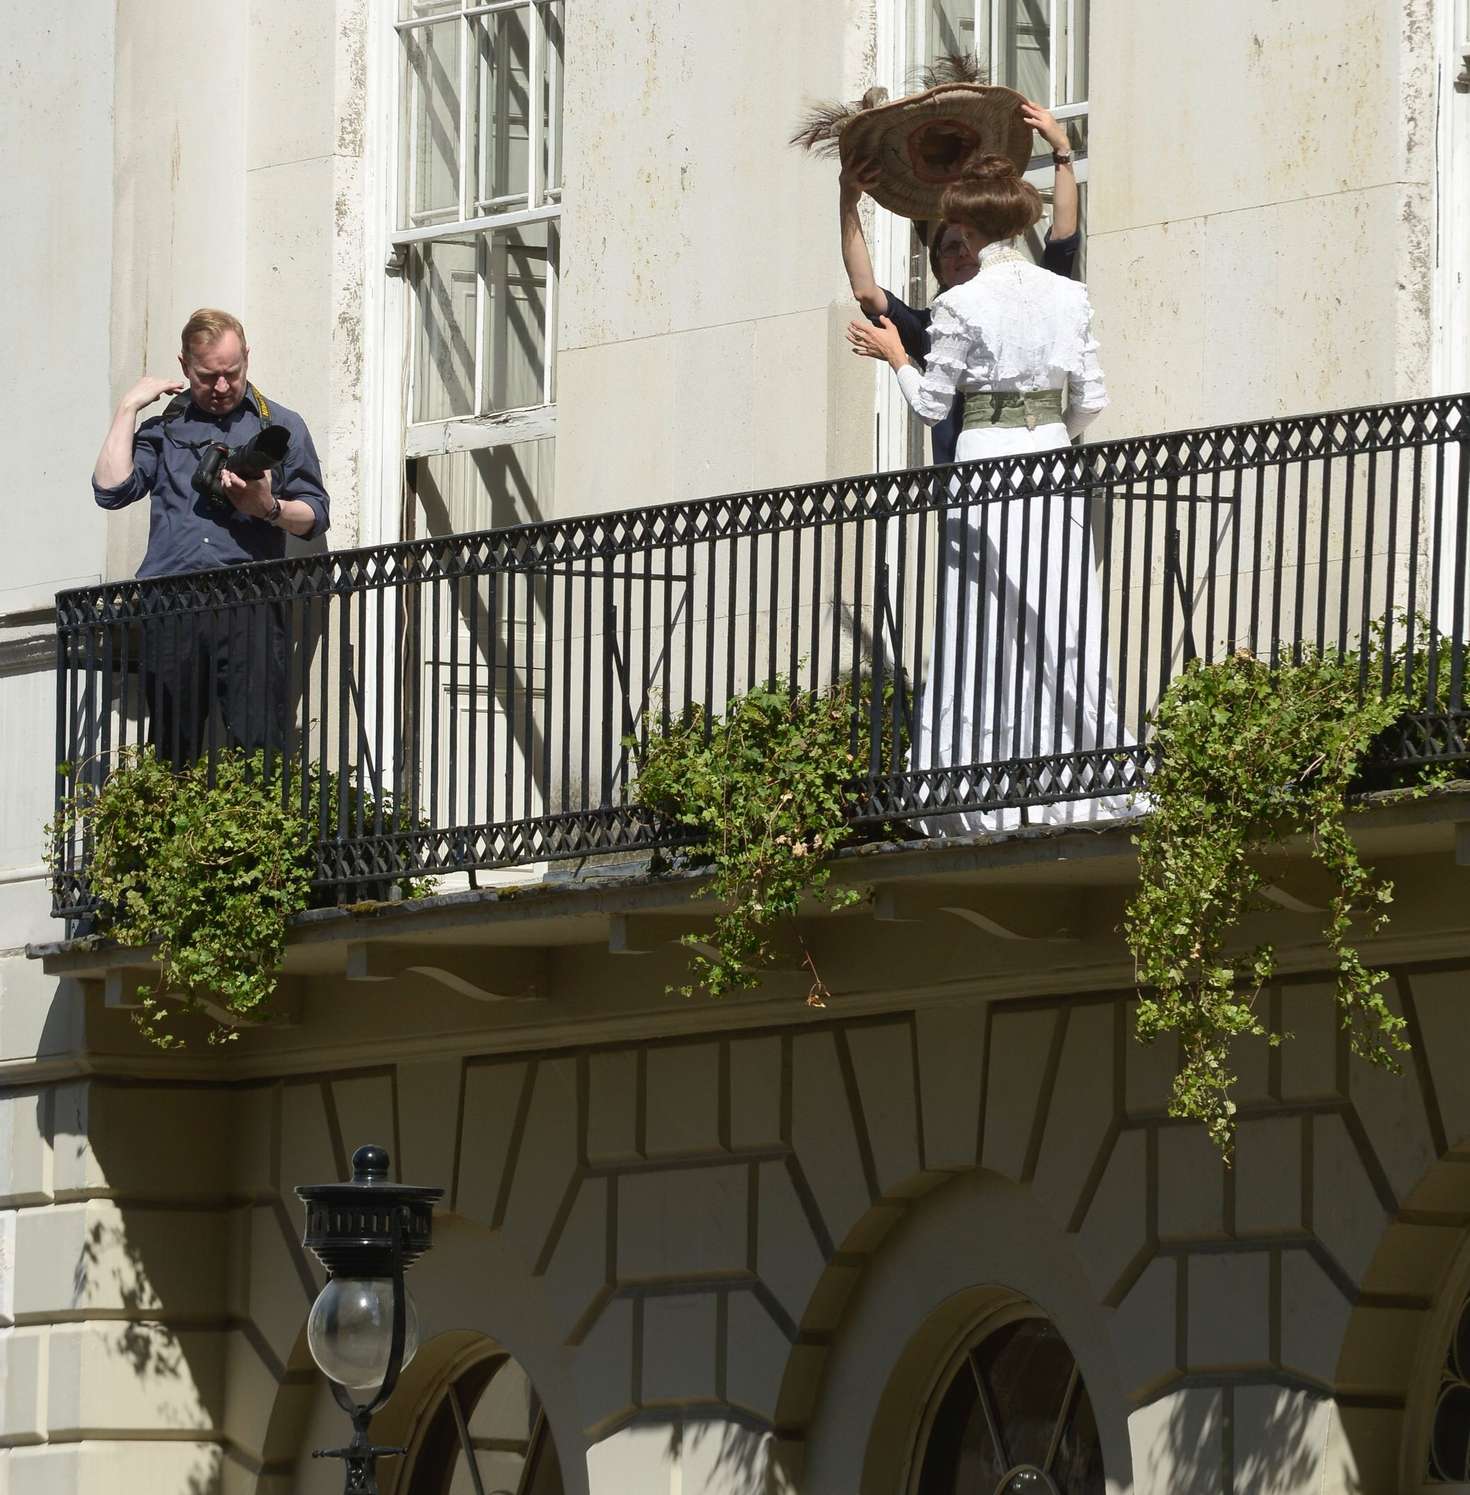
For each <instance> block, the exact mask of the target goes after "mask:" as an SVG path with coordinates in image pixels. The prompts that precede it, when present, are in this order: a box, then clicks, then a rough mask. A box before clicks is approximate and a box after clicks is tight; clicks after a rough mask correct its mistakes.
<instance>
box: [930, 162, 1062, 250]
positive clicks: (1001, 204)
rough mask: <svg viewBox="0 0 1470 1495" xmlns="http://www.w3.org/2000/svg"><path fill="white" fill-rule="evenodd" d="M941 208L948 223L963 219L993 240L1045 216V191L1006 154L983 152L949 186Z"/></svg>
mask: <svg viewBox="0 0 1470 1495" xmlns="http://www.w3.org/2000/svg"><path fill="white" fill-rule="evenodd" d="M939 211H940V212H941V213H942V214H943V216H944V221H945V223H962V224H964V225H965V226H966V227H967V228H973V229H974V230H975V232H976V233H978V234H980V235H981V236H982V237H984V238H986V239H988V240H990V241H991V242H992V243H993V242H994V241H995V240H997V239H1014V238H1015V237H1016V235H1017V234H1024V233H1025V232H1026V230H1027V229H1028V228H1030V227H1031V226H1032V225H1033V224H1034V223H1035V222H1036V221H1037V219H1039V218H1040V217H1041V194H1040V193H1039V192H1038V191H1037V190H1036V188H1035V187H1033V186H1032V185H1031V183H1030V182H1023V181H1022V180H1021V178H1020V176H1019V174H1018V173H1017V171H1016V168H1015V166H1014V165H1013V164H1012V163H1011V162H1010V161H1009V160H1008V159H1007V158H1006V157H1005V156H981V157H980V158H979V159H978V160H974V161H968V162H966V163H965V168H964V171H963V172H962V173H961V174H960V179H959V181H957V182H955V183H954V185H953V186H950V187H947V188H946V189H945V192H944V196H943V197H942V198H940V200H939ZM940 232H941V234H942V233H943V230H942V229H941V230H940ZM935 243H936V244H937V243H938V239H937V238H936V240H935Z"/></svg>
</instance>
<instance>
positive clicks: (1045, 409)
mask: <svg viewBox="0 0 1470 1495" xmlns="http://www.w3.org/2000/svg"><path fill="white" fill-rule="evenodd" d="M1061 419H1062V392H1061V390H1059V389H1037V390H1031V391H1029V392H1027V393H1025V394H1021V393H1020V392H1018V391H1016V390H990V389H985V390H979V391H977V392H976V393H974V394H967V395H966V396H965V430H967V431H973V430H974V429H975V428H976V427H977V426H987V427H989V426H1001V427H1004V428H1006V429H1013V428H1014V427H1016V426H1025V427H1026V429H1027V430H1028V431H1034V430H1035V429H1036V428H1037V426H1054V425H1058V424H1060V422H1061Z"/></svg>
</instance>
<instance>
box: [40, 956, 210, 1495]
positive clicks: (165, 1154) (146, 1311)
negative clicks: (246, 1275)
mask: <svg viewBox="0 0 1470 1495" xmlns="http://www.w3.org/2000/svg"><path fill="white" fill-rule="evenodd" d="M67 985H68V983H60V984H59V987H58V994H57V998H56V1000H55V1001H54V1002H53V1004H52V1007H51V1010H50V1012H49V1014H48V1018H47V1024H46V1031H45V1033H44V1036H43V1045H50V1044H52V1042H53V1041H54V1042H55V1043H56V1044H57V1045H60V1046H62V1047H63V1048H70V1047H71V1046H72V1044H73V1042H74V1039H75V1035H74V1034H73V1033H72V1031H71V1030H72V1028H73V1025H74V1024H75V1017H76V1014H75V1012H74V1011H73V1007H74V1002H73V1000H71V999H72V997H73V996H75V993H68V992H66V991H64V990H63V989H62V988H64V987H65V986H67ZM78 1000H79V999H78ZM89 1005H90V1003H89ZM53 1030H55V1031H53ZM43 1051H44V1052H51V1051H53V1050H52V1049H51V1048H49V1047H45V1048H43ZM139 1093H141V1092H139V1091H138V1090H136V1089H132V1088H130V1087H123V1086H109V1085H107V1084H106V1083H105V1082H103V1081H99V1080H96V1079H92V1080H83V1081H76V1082H72V1083H66V1084H61V1085H58V1086H56V1087H54V1088H53V1089H51V1090H49V1091H42V1092H41V1093H40V1094H39V1095H38V1097H37V1105H38V1108H39V1115H38V1118H37V1120H38V1122H39V1127H38V1131H39V1133H40V1137H41V1140H42V1141H43V1142H44V1144H45V1145H46V1146H48V1147H49V1148H50V1149H51V1154H52V1159H53V1177H54V1189H55V1192H56V1194H57V1195H58V1196H60V1197H59V1198H58V1203H57V1207H56V1209H55V1211H54V1214H53V1215H52V1218H51V1219H50V1220H48V1221H46V1222H45V1224H46V1226H47V1227H48V1234H47V1235H46V1237H45V1239H44V1250H45V1251H46V1252H48V1253H54V1255H53V1256H52V1259H51V1260H50V1261H49V1262H47V1260H46V1259H45V1258H44V1257H43V1256H42V1255H41V1254H40V1253H39V1252H38V1253H37V1254H35V1255H32V1256H31V1257H30V1260H31V1272H32V1273H33V1277H34V1279H35V1280H34V1282H33V1285H32V1286H31V1287H30V1288H26V1287H25V1286H24V1285H22V1287H21V1290H22V1291H23V1292H26V1293H27V1296H31V1295H32V1294H34V1295H36V1297H37V1298H39V1297H40V1295H42V1294H44V1295H45V1296H44V1301H42V1302H38V1303H37V1306H38V1307H39V1308H41V1309H42V1311H44V1312H47V1313H54V1314H57V1315H60V1314H66V1315H67V1316H68V1318H69V1319H70V1320H71V1322H62V1323H56V1324H54V1326H53V1327H52V1329H51V1344H50V1352H49V1355H50V1367H51V1396H50V1401H49V1429H48V1430H49V1431H50V1433H51V1434H52V1435H53V1436H55V1435H57V1434H62V1435H70V1434H72V1433H74V1432H84V1433H85V1434H86V1435H87V1436H88V1437H89V1438H98V1439H102V1440H104V1441H106V1440H108V1439H109V1437H110V1436H111V1435H113V1434H115V1435H117V1436H118V1437H121V1438H125V1439H126V1440H127V1444H128V1446H127V1450H126V1453H125V1455H122V1457H123V1458H124V1459H125V1462H126V1463H127V1464H128V1466H129V1467H128V1473H127V1474H126V1475H125V1476H124V1475H122V1474H120V1473H119V1472H118V1471H117V1470H116V1469H114V1471H113V1472H114V1474H117V1475H118V1477H119V1478H127V1479H130V1480H131V1479H138V1480H143V1481H149V1480H151V1481H154V1482H156V1484H157V1485H158V1487H159V1488H167V1489H169V1490H177V1491H180V1492H182V1495H217V1492H218V1490H219V1489H220V1481H221V1476H222V1468H223V1462H224V1456H225V1450H224V1449H223V1448H222V1447H221V1446H220V1445H219V1444H218V1442H217V1439H218V1430H219V1429H220V1428H221V1427H222V1426H223V1423H224V1416H225V1376H224V1365H225V1344H224V1337H223V1336H222V1335H220V1334H219V1333H217V1332H215V1331H214V1330H212V1329H209V1328H199V1327H193V1326H194V1325H200V1324H213V1323H217V1322H218V1321H219V1320H220V1319H221V1318H222V1317H223V1316H224V1312H225V1304H226V1301H227V1297H228V1294H227V1282H228V1272H229V1268H230V1243H229V1241H228V1239H227V1236H228V1230H229V1224H228V1216H227V1215H225V1214H224V1213H222V1212H221V1213H215V1212H212V1211H210V1212H202V1213H201V1212H197V1211H195V1210H190V1211H188V1212H187V1213H182V1212H180V1211H178V1210H176V1209H173V1208H170V1207H169V1200H168V1198H167V1196H168V1195H169V1194H170V1193H173V1194H174V1197H175V1198H178V1197H179V1195H178V1192H176V1191H175V1190H174V1189H173V1188H172V1187H171V1185H172V1184H173V1183H174V1182H175V1180H173V1179H171V1178H170V1173H171V1171H172V1170H173V1168H174V1165H175V1160H176V1159H177V1157H178V1155H179V1154H180V1152H181V1150H182V1151H185V1152H187V1151H188V1150H190V1149H198V1150H202V1151H207V1152H208V1153H209V1156H207V1157H203V1156H201V1157H198V1158H196V1160H195V1163H194V1166H193V1168H192V1169H191V1170H190V1172H191V1173H193V1174H194V1175H196V1176H197V1175H200V1174H203V1173H206V1172H209V1171H214V1170H220V1171H216V1172H215V1177H216V1178H220V1179H222V1178H224V1177H226V1176H227V1175H226V1174H225V1172H224V1171H223V1170H222V1169H221V1159H219V1158H218V1157H216V1156H214V1155H213V1154H214V1147H213V1143H212V1139H210V1138H209V1137H208V1133H207V1131H206V1130H205V1129H201V1131H200V1133H198V1134H194V1135H190V1134H189V1133H188V1131H187V1129H179V1134H178V1135H175V1136H173V1137H160V1136H157V1135H154V1134H153V1133H152V1131H151V1129H149V1128H147V1127H127V1126H121V1125H118V1126H112V1125H109V1121H111V1120H114V1119H117V1118H118V1117H119V1116H120V1115H121V1111H114V1110H113V1106H112V1102H113V1101H115V1100H116V1099H117V1098H118V1097H123V1101H122V1105H123V1107H126V1106H127V1105H128V1104H129V1098H130V1097H132V1096H134V1095H137V1094H139ZM99 1101H100V1104H99ZM179 1182H180V1183H182V1181H179ZM103 1191H107V1192H109V1193H111V1194H113V1195H116V1196H118V1197H116V1198H107V1197H98V1196H99V1195H100V1194H101V1193H102V1192H103ZM77 1195H81V1196H82V1197H80V1198H78V1197H76V1196H77ZM40 1224H41V1222H40V1220H39V1218H38V1220H37V1225H38V1227H39V1225H40ZM26 1225H27V1222H26V1221H25V1220H24V1218H22V1219H21V1220H20V1221H19V1222H18V1226H17V1228H18V1229H20V1230H24V1229H25V1228H26ZM63 1258H64V1259H63ZM68 1269H69V1275H68ZM46 1284H54V1285H51V1286H47V1285H46ZM57 1299H61V1301H57ZM191 1434H193V1435H197V1437H198V1439H199V1443H198V1444H195V1443H193V1442H191V1436H190V1435H191ZM150 1435H156V1437H157V1438H158V1440H159V1441H157V1442H153V1443H150V1442H149V1441H148V1439H149V1437H150ZM112 1457H113V1455H111V1454H103V1453H101V1452H99V1451H93V1452H92V1453H91V1454H87V1453H85V1452H83V1453H81V1454H79V1455H78V1461H79V1468H80V1470H82V1471H85V1472H81V1473H79V1474H78V1476H77V1477H78V1478H80V1479H82V1481H83V1483H84V1484H88V1483H90V1482H92V1481H93V1480H95V1479H97V1478H105V1476H103V1473H102V1469H101V1468H100V1467H99V1468H98V1470H97V1471H96V1473H95V1474H94V1473H93V1472H92V1467H91V1461H93V1460H101V1459H103V1458H107V1459H109V1460H110V1459H111V1458H112Z"/></svg>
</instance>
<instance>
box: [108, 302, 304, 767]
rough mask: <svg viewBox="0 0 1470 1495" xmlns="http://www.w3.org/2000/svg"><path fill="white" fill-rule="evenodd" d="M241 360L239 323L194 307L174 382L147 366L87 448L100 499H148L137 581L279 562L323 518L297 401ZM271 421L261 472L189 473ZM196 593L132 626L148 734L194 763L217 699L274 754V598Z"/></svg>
mask: <svg viewBox="0 0 1470 1495" xmlns="http://www.w3.org/2000/svg"><path fill="white" fill-rule="evenodd" d="M249 362H250V349H249V347H248V346H247V344H246V341H245V329H244V328H243V327H242V326H241V325H240V323H239V321H238V320H237V319H236V318H235V317H233V316H231V315H230V314H229V313H228V312H222V311H215V310H212V309H210V308H204V309H201V310H200V311H196V312H195V313H194V315H193V316H191V317H190V318H189V320H188V321H187V322H186V323H185V324H184V329H183V333H182V334H181V337H180V352H179V366H180V367H181V368H182V370H183V373H184V381H182V382H181V381H177V380H169V379H160V378H156V377H154V376H151V375H145V376H144V377H143V378H142V379H140V380H139V381H138V382H137V383H136V384H135V385H134V386H133V387H132V388H131V389H130V390H129V391H128V392H127V394H125V395H124V396H123V398H122V401H121V403H120V404H119V405H118V407H117V412H116V414H115V415H114V416H113V418H112V425H111V427H110V428H109V430H108V432H107V437H106V439H105V440H104V441H103V443H102V450H101V452H100V453H99V454H98V456H97V465H96V468H95V470H94V471H93V474H92V492H93V494H94V496H95V497H96V500H97V502H98V504H99V505H101V507H103V508H104V509H121V508H123V507H125V506H126V505H128V504H131V503H135V502H136V501H137V500H138V499H140V498H143V497H145V496H150V497H151V504H152V514H151V518H150V522H149V528H148V550H147V553H146V555H145V556H144V558H143V564H142V565H141V566H140V567H139V568H138V577H139V579H140V580H141V579H145V578H149V577H159V576H173V575H176V574H179V573H182V572H190V571H207V570H213V569H216V568H218V567H221V566H235V565H240V564H242V563H243V562H246V561H265V560H278V559H280V558H281V557H282V556H284V555H285V553H286V536H287V535H288V534H292V535H298V536H300V537H302V538H310V537H312V536H314V535H318V534H321V533H322V532H323V531H324V530H325V529H326V528H327V525H328V523H329V514H328V507H329V500H328V498H327V494H326V490H325V489H324V488H323V486H322V477H321V467H320V465H319V463H318V461H317V455H316V448H315V447H314V446H313V445H312V440H311V433H310V432H309V431H308V430H307V429H306V423H305V422H304V421H303V420H302V419H301V417H300V416H299V415H297V414H296V413H295V411H292V410H287V409H284V408H283V407H281V406H279V405H277V404H275V403H274V401H267V400H266V399H265V398H264V397H263V396H262V395H261V394H260V392H259V391H258V390H257V389H256V388H255V386H254V385H252V384H251V383H249V381H248V378H247V372H248V369H249ZM186 390H187V394H185V393H184V391H186ZM163 395H170V396H172V397H173V398H171V399H170V400H169V403H168V404H167V406H166V407H165V408H164V411H163V414H162V415H156V416H153V417H151V418H150V419H148V420H145V421H144V422H143V423H142V425H140V426H139V427H138V428H137V430H136V431H134V429H133V426H134V422H135V420H136V418H137V415H138V413H139V412H140V411H142V410H144V409H146V408H147V407H148V406H149V405H151V404H153V402H154V401H155V400H157V399H159V398H160V397H161V396H163ZM272 426H274V427H279V428H281V434H280V437H279V439H281V440H283V441H284V443H285V450H284V456H283V457H282V458H281V460H280V462H279V463H278V464H277V465H275V466H274V467H273V468H272V469H271V470H270V471H268V472H266V473H265V474H264V475H263V476H258V477H249V476H242V475H241V474H240V473H238V472H233V471H230V470H229V466H228V465H225V466H223V467H222V468H221V469H220V470H219V472H218V473H217V475H216V477H215V479H214V484H213V485H212V486H211V485H201V484H196V481H195V478H196V474H198V473H199V471H200V464H201V462H202V461H205V460H206V459H207V458H208V457H209V454H210V451H211V448H224V449H228V450H229V451H231V452H232V453H234V452H237V451H238V449H240V448H242V447H246V446H247V445H248V444H249V443H250V442H251V441H252V439H253V438H256V437H258V436H260V434H261V432H262V431H265V430H266V429H267V428H268V427H272ZM215 460H216V461H217V460H218V456H216V457H215ZM228 460H229V459H228V458H227V459H226V463H228ZM201 486H203V487H204V491H199V489H200V487H201ZM201 590H203V589H201ZM199 600H202V599H188V603H189V610H187V611H186V610H185V601H186V599H184V598H183V596H182V594H180V597H179V598H178V599H177V601H172V600H171V601H170V603H169V604H168V605H166V606H165V607H163V608H161V609H160V615H159V616H158V617H156V618H151V619H149V620H148V622H147V624H146V625H145V627H144V629H143V634H142V638H141V640H140V644H139V650H140V655H141V657H140V659H139V661H138V663H139V668H140V671H141V674H142V677H143V685H144V690H145V692H146V695H147V699H148V706H149V713H148V715H149V741H150V742H152V744H153V745H154V747H156V748H157V749H158V751H159V753H160V754H161V755H162V756H163V757H165V758H168V759H169V760H170V761H172V762H174V763H176V764H183V763H187V762H190V761H192V760H193V759H194V758H197V757H198V756H199V754H200V752H201V751H202V750H203V748H204V746H205V741H204V731H205V725H206V722H207V720H208V717H209V713H210V709H211V707H212V706H213V704H214V703H215V702H216V701H218V703H219V707H220V714H221V717H222V718H223V720H224V725H225V729H226V732H227V734H228V737H229V740H230V741H231V742H232V743H233V744H235V745H236V746H240V747H243V748H245V749H246V750H247V751H250V750H254V749H256V748H260V747H265V748H267V749H268V750H270V751H272V752H280V751H282V750H283V749H285V748H287V747H288V746H289V744H288V742H287V724H288V721H289V709H288V708H289V702H288V700H287V669H286V664H287V661H286V653H287V646H286V632H285V620H284V617H283V614H282V610H281V606H280V604H278V603H274V602H261V603H258V604H255V605H252V606H240V605H238V604H237V605H235V606H232V607H229V608H215V609H210V610H207V611H202V612H201V611H195V610H193V609H194V608H195V607H197V605H198V601H199Z"/></svg>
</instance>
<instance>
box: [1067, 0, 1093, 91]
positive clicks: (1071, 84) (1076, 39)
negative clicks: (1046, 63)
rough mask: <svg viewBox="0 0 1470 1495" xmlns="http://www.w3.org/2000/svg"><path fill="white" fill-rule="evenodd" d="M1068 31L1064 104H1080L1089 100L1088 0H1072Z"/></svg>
mask: <svg viewBox="0 0 1470 1495" xmlns="http://www.w3.org/2000/svg"><path fill="white" fill-rule="evenodd" d="M1067 11H1068V14H1069V19H1068V23H1067V25H1068V30H1067V51H1066V54H1065V55H1066V59H1067V63H1066V66H1067V90H1066V95H1065V97H1064V98H1063V99H1062V102H1063V103H1064V104H1080V103H1082V102H1083V101H1084V100H1085V99H1086V98H1087V41H1088V24H1089V21H1090V19H1091V7H1090V6H1089V5H1088V3H1087V0H1070V3H1069V4H1068V5H1067Z"/></svg>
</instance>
